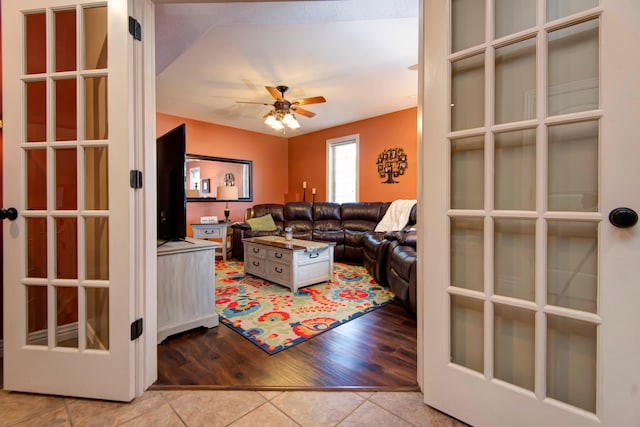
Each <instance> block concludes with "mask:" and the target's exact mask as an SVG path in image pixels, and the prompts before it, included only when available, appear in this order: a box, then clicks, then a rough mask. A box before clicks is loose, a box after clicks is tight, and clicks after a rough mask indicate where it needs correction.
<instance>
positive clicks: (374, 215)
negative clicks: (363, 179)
mask: <svg viewBox="0 0 640 427" xmlns="http://www.w3.org/2000/svg"><path fill="white" fill-rule="evenodd" d="M382 206H383V203H378V202H360V203H343V204H342V207H341V218H342V228H343V229H344V230H352V231H370V230H373V229H374V228H375V227H376V225H377V224H378V222H379V221H380V219H381V218H382V214H381V208H382Z"/></svg>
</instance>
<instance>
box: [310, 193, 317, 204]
mask: <svg viewBox="0 0 640 427" xmlns="http://www.w3.org/2000/svg"><path fill="white" fill-rule="evenodd" d="M315 202H316V193H313V194H311V203H315Z"/></svg>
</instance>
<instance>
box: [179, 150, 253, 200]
mask: <svg viewBox="0 0 640 427" xmlns="http://www.w3.org/2000/svg"><path fill="white" fill-rule="evenodd" d="M186 173H187V177H186V178H187V182H186V185H187V201H188V202H216V201H225V200H228V199H225V198H219V197H218V194H217V192H218V191H217V189H218V187H221V186H235V187H237V188H238V199H237V200H241V201H245V202H251V201H253V182H252V180H253V170H252V161H251V160H238V159H227V158H224V157H210V156H201V155H199V154H189V153H187V156H186ZM234 200H235V199H234Z"/></svg>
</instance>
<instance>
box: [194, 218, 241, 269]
mask: <svg viewBox="0 0 640 427" xmlns="http://www.w3.org/2000/svg"><path fill="white" fill-rule="evenodd" d="M230 224H231V223H230V222H219V223H217V224H216V223H212V224H191V229H192V230H193V238H194V239H216V240H217V239H220V240H221V245H220V249H221V250H222V259H223V260H225V261H226V260H227V252H228V251H229V249H231V246H230V245H229V235H228V233H229V231H230V230H231V228H229V225H230Z"/></svg>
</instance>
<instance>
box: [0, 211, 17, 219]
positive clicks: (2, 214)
mask: <svg viewBox="0 0 640 427" xmlns="http://www.w3.org/2000/svg"><path fill="white" fill-rule="evenodd" d="M16 218H18V210H17V209H16V208H8V209H0V219H8V220H9V221H14V220H15V219H16Z"/></svg>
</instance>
